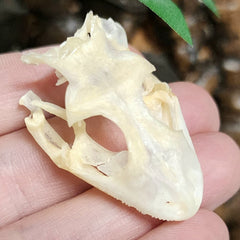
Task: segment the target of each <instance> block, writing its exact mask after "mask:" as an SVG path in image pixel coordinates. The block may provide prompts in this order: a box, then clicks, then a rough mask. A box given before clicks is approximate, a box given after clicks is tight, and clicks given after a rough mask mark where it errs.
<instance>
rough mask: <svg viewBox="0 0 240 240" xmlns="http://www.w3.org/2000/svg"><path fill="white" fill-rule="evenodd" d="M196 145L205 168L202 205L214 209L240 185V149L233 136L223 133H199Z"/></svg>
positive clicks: (194, 140) (195, 139)
mask: <svg viewBox="0 0 240 240" xmlns="http://www.w3.org/2000/svg"><path fill="white" fill-rule="evenodd" d="M193 144H194V146H195V149H196V152H197V155H198V159H199V161H200V164H201V167H202V171H203V179H204V194H203V202H202V207H203V208H207V209H210V210H213V209H215V208H217V207H218V206H220V205H221V204H222V203H224V202H225V201H227V200H228V199H229V198H231V197H232V196H233V195H234V193H236V192H237V191H238V189H239V187H240V151H239V148H238V146H237V145H236V143H235V142H234V141H233V140H232V139H231V138H230V137H228V136H227V135H226V134H223V133H219V132H212V133H204V134H197V135H195V136H193Z"/></svg>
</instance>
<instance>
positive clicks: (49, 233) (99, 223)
mask: <svg viewBox="0 0 240 240" xmlns="http://www.w3.org/2000/svg"><path fill="white" fill-rule="evenodd" d="M159 223H160V221H159V220H156V219H153V218H151V217H149V216H143V215H141V214H140V213H139V212H137V211H136V210H134V209H132V208H129V207H127V206H125V205H123V204H122V203H121V202H120V201H117V200H115V199H113V198H111V197H109V196H107V195H105V194H104V193H101V192H100V191H98V190H97V189H95V188H92V189H90V190H89V191H87V192H85V193H83V194H81V195H80V196H78V197H75V198H73V199H70V200H67V201H65V202H62V203H59V204H57V205H55V206H52V207H50V208H48V209H45V210H43V211H41V212H38V213H35V214H33V215H31V216H28V217H26V218H23V219H21V220H20V221H18V222H16V223H14V224H11V225H9V226H7V227H5V228H4V229H2V230H1V231H0V239H4V237H8V239H19V238H22V239H39V240H41V239H58V240H65V239H116V240H117V239H121V240H122V239H137V238H139V237H140V236H142V235H143V234H145V233H146V232H148V231H149V230H151V229H152V228H153V227H155V226H156V225H158V224H159ZM42 229H44V231H42Z"/></svg>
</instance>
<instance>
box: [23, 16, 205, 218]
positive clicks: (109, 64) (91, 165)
mask: <svg viewBox="0 0 240 240" xmlns="http://www.w3.org/2000/svg"><path fill="white" fill-rule="evenodd" d="M22 60H23V61H24V62H26V63H34V64H39V63H44V64H48V65H49V66H51V67H53V68H54V69H56V74H57V76H58V78H59V79H58V82H57V84H56V85H60V84H62V83H64V82H66V81H68V87H67V90H66V95H65V109H64V108H61V107H59V106H57V105H54V104H52V103H48V102H43V101H42V100H41V99H40V98H39V97H38V96H37V95H35V94H34V93H33V92H31V91H29V92H28V93H27V94H26V95H24V96H23V97H22V98H21V99H20V104H21V105H25V106H26V107H27V108H28V109H29V110H30V111H31V115H30V116H29V117H27V118H25V123H26V126H27V128H28V130H29V132H30V133H31V134H32V136H33V137H34V139H35V140H36V141H37V143H38V144H39V145H40V146H41V147H42V149H43V150H44V151H45V152H46V153H47V154H48V155H49V157H50V158H51V159H52V160H53V162H54V163H55V164H56V165H57V166H58V167H60V168H63V169H65V170H67V171H69V172H71V173H73V174H74V175H76V176H78V177H80V178H81V179H83V180H85V181H86V182H88V183H90V184H92V185H93V186H95V187H97V188H98V189H100V190H102V191H104V192H105V193H107V194H109V195H111V196H113V197H115V198H117V199H119V200H121V201H122V202H124V203H126V204H127V205H129V206H132V207H135V208H136V209H137V210H139V211H140V212H142V213H143V214H149V215H151V216H153V217H156V218H159V219H164V220H184V219H187V218H189V217H191V216H193V215H194V214H195V213H196V211H197V210H198V208H199V206H200V204H201V201H202V192H203V180H202V173H201V168H200V165H199V162H198V159H197V156H196V153H195V151H194V148H193V144H192V142H191V139H190V136H189V133H188V130H187V128H186V126H185V122H184V119H183V116H182V113H181V109H180V105H179V102H178V99H177V97H176V96H175V95H174V94H173V93H172V92H171V90H170V88H169V87H168V85H167V84H166V83H162V82H160V81H159V80H158V79H157V78H156V77H154V75H153V74H152V72H153V71H154V70H155V68H154V66H153V65H152V64H150V63H149V62H148V61H147V60H146V59H144V58H143V57H142V56H139V55H138V54H136V53H133V52H132V51H130V50H129V48H128V43H127V38H126V34H125V31H124V30H123V28H122V27H121V26H120V25H119V24H118V23H116V22H114V21H113V20H112V19H108V20H105V19H102V18H99V17H98V16H94V15H93V13H92V12H90V13H89V14H88V15H87V17H86V20H85V23H84V25H83V26H82V28H81V29H79V30H78V31H77V32H76V33H75V35H74V36H73V37H69V38H68V39H67V40H66V41H65V42H63V43H62V44H61V45H60V46H59V47H54V48H52V49H50V50H49V51H47V52H46V53H44V54H38V53H28V54H25V55H23V56H22ZM43 110H45V111H47V112H50V113H52V114H54V115H56V116H58V117H60V118H62V119H64V120H66V121H67V123H68V126H69V127H72V128H73V129H74V134H75V140H74V143H73V145H72V146H70V145H69V144H68V143H67V142H65V141H64V140H63V139H62V138H61V137H60V136H59V135H58V134H57V132H56V131H55V130H54V129H53V128H52V127H51V126H50V125H49V123H48V122H47V121H46V119H45V116H44V114H43ZM97 115H101V116H104V117H106V118H108V119H110V120H112V121H113V122H114V123H115V124H116V125H117V126H119V128H120V129H121V130H122V132H123V134H124V136H125V139H126V143H127V147H128V149H127V151H121V152H112V151H109V150H107V149H105V148H104V147H102V146H101V145H99V144H98V143H96V142H95V141H94V140H93V139H92V138H91V137H90V136H89V135H88V134H87V132H86V124H85V121H84V119H86V118H89V117H92V116H97Z"/></svg>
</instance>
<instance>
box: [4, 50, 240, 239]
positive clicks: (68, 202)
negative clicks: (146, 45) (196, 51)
mask: <svg viewBox="0 0 240 240" xmlns="http://www.w3.org/2000/svg"><path fill="white" fill-rule="evenodd" d="M44 50H46V49H44ZM40 51H43V49H41V50H40ZM20 56H21V54H20V53H11V54H6V55H0V76H1V80H2V81H1V82H2V83H3V84H2V88H1V89H0V110H1V113H2V116H1V118H0V133H1V137H0V182H1V188H0V227H1V228H0V239H24V240H25V239H59V240H61V239H64V240H65V239H139V238H141V239H165V240H170V239H179V240H181V239H210V240H211V239H218V240H227V239H228V238H229V237H228V231H227V228H226V226H225V224H224V223H223V221H222V220H221V219H220V218H219V217H218V216H217V215H216V214H215V213H213V212H212V211H211V210H213V209H215V208H216V207H218V206H219V205H220V204H222V203H223V202H225V201H226V200H228V199H229V198H230V197H231V196H232V195H233V194H234V193H235V192H236V191H237V190H238V189H239V184H240V174H239V173H240V153H239V148H238V146H237V145H236V144H235V143H234V141H233V140H232V139H231V138H229V137H228V136H227V135H225V134H223V133H219V132H218V130H219V125H220V121H219V115H218V110H217V107H216V105H215V103H214V101H213V100H212V98H211V97H210V96H209V95H208V93H207V92H206V91H205V90H203V89H201V88H200V87H198V86H195V85H193V84H190V83H184V82H181V83H173V84H171V85H170V86H171V88H172V90H173V92H174V93H175V94H176V95H177V96H178V98H179V101H180V104H181V108H182V112H183V115H184V118H185V121H186V124H187V127H188V129H189V132H190V134H191V136H192V140H193V144H194V146H195V149H196V152H197V155H198V158H199V161H200V164H201V166H202V170H203V175H204V197H203V203H202V208H201V209H200V210H199V212H198V213H197V214H196V215H195V216H194V217H193V218H191V219H189V220H186V221H182V222H162V221H160V220H157V219H153V218H151V217H149V216H144V215H142V214H140V213H139V212H137V211H136V210H135V209H133V208H129V207H127V206H126V205H123V204H122V203H121V202H120V201H117V200H115V199H113V198H111V197H110V196H107V195H106V194H104V193H102V192H100V191H99V190H97V189H95V188H92V187H91V186H89V185H88V184H86V183H85V182H83V181H82V180H81V179H78V178H76V177H74V176H73V175H71V174H70V173H67V172H65V171H63V170H61V169H59V168H57V167H56V166H55V165H54V164H53V163H52V162H51V160H50V159H49V158H48V157H47V156H46V154H45V153H44V152H43V151H42V150H41V149H40V148H39V146H38V145H37V144H36V143H35V142H34V140H33V139H32V137H31V136H30V134H29V133H28V132H27V130H26V128H25V127H24V122H23V118H24V117H25V116H27V115H28V114H29V112H28V111H26V110H25V108H23V107H20V106H18V100H19V98H20V97H21V96H22V95H23V94H24V93H26V92H27V91H28V90H29V89H33V90H34V91H35V92H36V93H37V94H39V96H40V97H41V98H42V99H44V100H46V101H50V102H54V103H57V104H59V105H61V106H63V105H64V103H63V93H64V90H65V89H64V88H65V87H66V85H65V86H61V87H55V86H54V84H55V82H56V77H55V76H54V71H53V70H52V69H50V68H49V67H47V66H29V65H26V64H23V63H21V61H20ZM56 89H58V90H57V91H56ZM50 123H51V124H52V125H53V126H54V128H55V129H56V130H57V131H58V132H59V133H60V134H61V135H62V136H63V138H64V139H65V140H67V141H68V142H71V141H72V140H73V136H72V131H71V130H70V131H69V129H68V128H67V126H66V124H65V123H64V122H63V121H61V120H59V119H57V118H56V117H51V118H50ZM87 131H88V133H89V134H90V135H91V136H92V137H93V138H94V139H95V140H96V141H98V142H100V143H101V144H102V145H103V146H105V147H107V148H109V149H111V150H114V151H120V150H122V149H126V144H125V140H124V136H123V135H122V133H121V131H120V130H119V128H118V127H116V126H115V125H114V124H113V123H112V122H111V121H110V120H107V119H104V118H102V117H95V118H90V119H88V120H87ZM42 229H44V231H42Z"/></svg>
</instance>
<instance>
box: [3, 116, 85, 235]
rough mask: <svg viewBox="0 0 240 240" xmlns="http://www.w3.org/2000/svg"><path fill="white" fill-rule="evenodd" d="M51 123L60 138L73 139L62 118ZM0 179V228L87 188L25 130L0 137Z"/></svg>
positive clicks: (52, 120)
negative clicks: (57, 165) (56, 161)
mask: <svg viewBox="0 0 240 240" xmlns="http://www.w3.org/2000/svg"><path fill="white" fill-rule="evenodd" d="M50 123H51V124H52V125H53V126H54V128H55V129H56V130H57V131H58V132H60V133H61V135H62V137H63V139H65V140H67V141H69V142H71V141H72V136H71V134H70V131H69V128H67V127H65V128H64V126H65V125H63V122H62V121H61V120H59V119H56V118H55V119H51V120H50ZM0 182H1V188H0V199H1V201H0V216H1V217H0V227H1V226H3V225H5V224H8V223H11V222H13V221H16V220H18V219H20V218H22V217H24V216H26V215H29V214H32V213H34V212H36V211H39V210H41V209H43V208H46V207H48V206H50V205H53V204H55V203H58V202H61V201H63V200H66V199H68V198H71V197H73V196H76V195H77V194H79V193H81V192H83V191H85V190H86V189H89V187H90V186H89V185H88V184H87V183H85V182H84V181H82V180H81V179H79V178H77V177H75V176H73V175H72V174H69V173H67V172H66V171H64V170H61V169H59V168H58V167H56V166H55V165H54V164H53V163H52V161H51V159H50V158H49V157H48V156H47V155H46V154H45V153H44V152H43V151H42V150H41V149H40V147H39V146H38V145H37V144H36V143H35V141H34V140H33V138H32V136H30V134H29V133H28V132H27V130H26V129H22V130H19V131H16V132H13V133H11V134H7V135H4V136H2V137H1V138H0ZM0 239H1V238H0Z"/></svg>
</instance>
